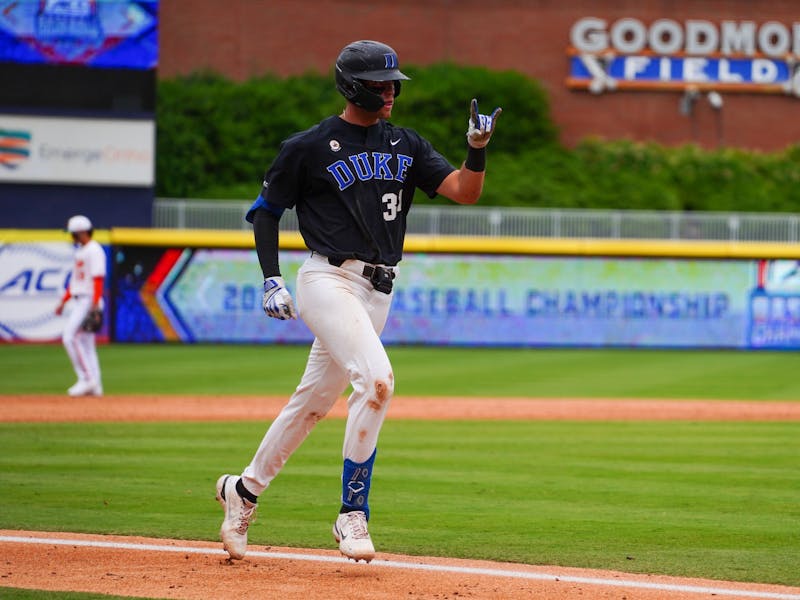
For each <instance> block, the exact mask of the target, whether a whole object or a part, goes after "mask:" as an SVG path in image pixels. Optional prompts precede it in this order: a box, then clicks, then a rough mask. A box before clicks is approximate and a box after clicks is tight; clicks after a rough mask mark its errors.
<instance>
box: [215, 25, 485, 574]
mask: <svg viewBox="0 0 800 600" xmlns="http://www.w3.org/2000/svg"><path fill="white" fill-rule="evenodd" d="M335 68H336V87H337V89H338V90H339V92H340V93H341V94H342V95H343V96H344V97H345V98H346V99H347V103H346V106H345V109H344V111H343V112H342V114H340V115H337V116H333V117H329V118H327V119H325V120H323V121H322V122H320V123H319V124H318V125H316V126H314V127H312V128H311V129H308V130H307V131H304V132H301V133H298V134H295V135H293V136H291V137H290V138H288V139H287V140H285V141H284V142H283V144H282V145H281V149H280V152H279V154H278V156H277V157H276V159H275V161H274V162H273V163H272V165H271V166H270V168H269V170H268V171H267V173H266V175H265V176H264V184H263V188H262V190H261V194H260V195H259V197H258V198H257V199H256V201H255V203H254V204H253V207H252V208H251V210H250V212H249V213H248V215H247V220H248V221H250V222H252V223H253V231H254V235H255V242H256V250H257V253H258V258H259V262H260V265H261V270H262V271H263V275H264V297H263V308H264V311H265V312H266V313H267V315H269V316H271V317H275V318H278V319H294V318H296V317H297V315H298V313H299V315H300V316H301V317H302V318H303V320H304V321H305V323H306V324H307V325H308V327H309V329H311V331H312V332H313V334H314V336H315V340H314V343H313V345H312V347H311V352H310V355H309V358H308V363H307V365H306V370H305V373H304V374H303V377H302V379H301V381H300V384H299V385H298V387H297V389H296V391H295V393H294V394H293V395H292V397H291V398H290V399H289V402H288V404H287V405H286V406H285V407H284V408H283V410H282V411H281V413H280V415H278V417H277V418H276V419H275V421H274V422H273V423H272V425H271V426H270V428H269V430H268V431H267V433H266V435H265V436H264V439H263V440H262V442H261V445H260V446H259V448H258V450H257V451H256V453H255V456H254V457H253V458H252V461H251V462H250V464H249V465H248V466H247V467H246V468H245V469H244V472H243V473H242V475H241V476H240V477H237V476H232V475H223V476H221V477H220V478H219V480H218V481H217V500H218V501H219V502H220V504H221V505H222V507H223V509H224V510H225V518H224V520H223V523H222V527H221V529H220V535H221V537H222V541H223V544H224V546H225V549H226V550H227V551H228V553H229V554H230V556H231V558H242V557H243V556H244V554H245V551H246V549H247V528H248V525H249V523H250V521H251V520H252V517H253V515H254V512H255V509H256V505H257V504H256V503H257V500H258V496H259V495H260V494H261V493H263V492H264V490H266V488H267V487H268V486H269V484H270V482H271V481H272V479H273V478H274V477H275V476H276V475H277V474H278V472H279V471H280V470H281V468H282V467H283V465H284V464H285V463H286V461H287V460H288V458H289V456H290V455H291V454H292V452H294V450H295V449H296V448H297V447H298V446H299V445H300V443H301V442H302V441H303V440H304V439H305V438H306V436H307V435H308V433H309V432H310V431H311V429H312V428H313V426H314V425H315V424H316V423H317V422H318V421H319V420H320V419H321V418H322V417H324V416H325V414H326V413H327V412H328V411H329V410H330V408H331V407H332V406H333V404H334V403H335V402H336V400H337V398H338V397H339V396H340V395H341V394H342V393H343V392H344V390H345V389H346V388H347V385H348V384H350V385H352V387H353V392H352V394H351V395H350V397H349V398H348V400H347V405H348V418H347V425H346V429H345V434H344V444H343V448H342V454H343V458H344V465H343V471H342V496H341V507H340V510H339V515H338V517H337V518H336V520H335V522H334V525H333V535H334V538H335V539H336V541H337V542H338V543H339V549H340V550H341V552H342V553H343V554H345V555H346V556H348V557H350V558H353V559H355V560H356V561H358V560H359V559H364V560H366V561H370V560H371V559H372V558H373V556H374V554H375V549H374V547H373V544H372V540H371V538H370V535H369V532H368V530H367V521H368V520H369V516H370V508H369V503H368V496H369V491H370V483H371V477H372V467H373V464H374V461H375V455H376V445H377V440H378V433H379V431H380V428H381V425H382V423H383V420H384V416H385V415H386V411H387V409H388V407H389V401H390V399H391V397H392V393H393V391H394V375H393V373H392V367H391V364H390V362H389V358H388V357H387V355H386V351H385V350H384V347H383V344H382V343H381V340H380V337H379V336H380V333H381V331H382V330H383V327H384V324H385V323H386V319H387V316H388V313H389V307H390V304H391V299H392V295H391V293H392V285H393V280H394V279H395V277H397V276H398V268H397V263H398V262H399V261H400V259H401V258H402V250H403V239H404V236H405V231H406V217H407V215H408V210H409V208H410V206H411V202H412V199H413V195H414V190H415V189H416V188H420V189H421V190H422V191H423V192H425V193H427V194H428V195H429V196H431V197H433V196H435V195H436V194H437V193H438V194H442V195H443V196H446V197H447V198H450V199H451V200H453V201H455V202H458V203H461V204H473V203H475V202H477V200H478V197H479V196H480V194H481V191H482V189H483V180H484V168H485V152H486V151H485V146H486V144H487V143H488V141H489V138H490V137H491V135H492V132H493V130H494V124H495V119H496V118H497V117H498V116H499V114H500V112H501V111H500V109H499V108H498V109H495V111H494V112H493V113H492V115H490V116H487V115H480V114H478V105H477V102H476V101H475V100H473V101H472V104H471V110H470V118H469V125H468V131H467V142H468V149H467V160H466V161H465V163H464V164H463V165H462V166H461V168H460V169H456V168H455V167H453V166H452V165H450V164H449V163H448V162H447V160H446V159H445V158H444V157H443V156H442V155H441V154H439V153H438V152H437V151H436V150H434V148H433V147H432V146H431V144H430V143H429V142H428V141H427V140H425V139H424V138H422V137H421V136H420V135H419V134H417V133H416V132H415V131H413V130H411V129H405V128H401V127H395V126H393V125H392V124H391V123H389V122H388V121H387V120H386V119H388V118H389V117H390V116H391V113H392V108H393V105H394V101H395V99H396V98H397V96H399V94H400V87H401V86H400V81H401V80H405V79H408V77H406V76H405V75H404V74H403V73H402V72H401V71H400V70H399V65H398V60H397V54H396V53H395V52H394V50H392V48H390V47H389V46H387V45H385V44H382V43H380V42H373V41H369V40H363V41H359V42H353V43H352V44H349V45H348V46H346V47H345V48H344V49H343V50H342V52H341V53H340V54H339V57H338V59H337V61H336V66H335ZM287 208H295V210H296V211H297V217H298V221H299V225H300V232H301V234H302V236H303V239H304V240H305V243H306V245H307V246H308V248H309V249H310V250H311V251H312V252H311V257H310V258H309V259H308V260H306V262H305V263H304V264H303V266H302V267H301V268H300V271H299V272H298V276H297V289H296V295H297V310H296V309H295V306H294V302H293V300H292V297H291V296H290V294H289V292H288V290H287V289H286V285H285V283H284V280H283V278H282V277H281V276H280V268H279V265H278V221H279V219H280V216H281V214H282V213H283V211H284V210H285V209H287Z"/></svg>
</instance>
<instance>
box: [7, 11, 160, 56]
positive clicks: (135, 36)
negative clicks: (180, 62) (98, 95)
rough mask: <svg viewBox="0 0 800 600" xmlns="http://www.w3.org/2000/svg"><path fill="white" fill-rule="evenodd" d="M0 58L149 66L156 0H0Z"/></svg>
mask: <svg viewBox="0 0 800 600" xmlns="http://www.w3.org/2000/svg"><path fill="white" fill-rule="evenodd" d="M0 61H4V62H16V63H46V64H70V65H83V66H89V67H118V68H130V69H154V68H156V66H157V64H158V0H0Z"/></svg>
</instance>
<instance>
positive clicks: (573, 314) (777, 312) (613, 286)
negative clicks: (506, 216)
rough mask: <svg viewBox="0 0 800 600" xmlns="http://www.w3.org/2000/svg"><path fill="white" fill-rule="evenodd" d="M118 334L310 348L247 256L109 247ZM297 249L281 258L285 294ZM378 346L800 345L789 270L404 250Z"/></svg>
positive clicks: (783, 266) (798, 271)
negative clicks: (268, 307)
mask: <svg viewBox="0 0 800 600" xmlns="http://www.w3.org/2000/svg"><path fill="white" fill-rule="evenodd" d="M116 256H117V262H116V265H115V272H114V286H115V291H114V294H115V304H116V307H117V310H116V314H115V317H114V318H115V324H114V331H115V339H117V340H119V341H124V342H154V341H176V342H232V343H244V342H249V343H254V342H258V343H309V342H311V340H312V339H313V336H312V334H311V332H310V331H309V330H308V328H307V327H306V326H305V325H304V324H303V322H302V320H297V321H278V320H276V319H270V318H267V317H266V316H265V315H264V314H263V311H262V309H261V293H262V286H261V277H260V268H259V265H258V259H257V256H256V253H255V251H254V250H242V249H190V248H152V247H147V248H142V247H125V248H120V249H118V250H117V251H116ZM307 257H308V253H307V252H305V251H286V252H282V253H281V270H282V272H283V275H284V279H285V280H286V282H287V284H288V286H289V290H290V292H292V293H294V281H295V279H296V275H297V270H298V269H299V267H300V265H301V264H302V263H303V261H305V259H306V258H307ZM382 338H383V339H384V341H385V342H386V343H388V344H434V345H476V346H582V347H589V346H598V347H599V346H608V347H613V346H625V347H631V346H634V347H635V346H641V347H681V348H683V347H685V348H800V265H799V264H798V263H797V262H796V261H785V260H778V261H754V260H701V259H686V260H683V259H674V260H664V259H645V258H642V259H638V258H589V257H582V258H573V257H536V256H485V255H473V254H416V253H409V254H406V257H405V258H404V260H403V262H402V263H401V267H400V269H399V275H398V278H397V279H396V280H395V292H394V299H393V304H392V310H391V312H390V314H389V320H388V322H387V325H386V329H385V330H384V332H383V335H382Z"/></svg>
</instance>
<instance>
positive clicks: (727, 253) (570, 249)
mask: <svg viewBox="0 0 800 600" xmlns="http://www.w3.org/2000/svg"><path fill="white" fill-rule="evenodd" d="M95 239H97V241H99V242H101V243H105V244H108V243H110V244H113V245H120V246H122V245H125V246H165V247H190V248H191V247H200V248H251V249H252V248H253V247H254V244H253V233H252V232H251V231H246V230H242V231H219V230H215V229H214V230H212V229H145V228H127V227H125V228H123V227H121V228H114V229H112V230H110V231H97V232H95ZM68 240H69V237H68V236H67V234H66V233H65V232H63V231H58V230H22V229H5V230H0V243H8V242H23V241H30V242H32V241H68ZM280 245H281V248H282V249H285V250H304V249H305V247H306V246H305V243H304V242H303V238H302V237H301V236H300V234H299V233H296V232H282V233H281V235H280ZM404 249H405V251H406V252H422V253H425V252H430V253H454V254H522V255H526V254H527V255H557V256H631V257H636V256H642V257H664V258H738V259H752V258H767V259H770V258H771V259H776V258H790V259H791V258H796V259H800V244H784V243H774V242H718V241H714V242H712V241H689V240H608V239H590V238H559V239H551V238H522V237H517V238H515V237H502V238H487V237H466V236H429V235H408V236H406V241H405V246H404Z"/></svg>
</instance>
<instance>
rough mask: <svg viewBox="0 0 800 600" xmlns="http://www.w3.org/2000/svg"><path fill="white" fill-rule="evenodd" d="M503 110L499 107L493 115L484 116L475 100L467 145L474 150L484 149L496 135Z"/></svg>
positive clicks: (471, 107) (471, 109)
mask: <svg viewBox="0 0 800 600" xmlns="http://www.w3.org/2000/svg"><path fill="white" fill-rule="evenodd" d="M502 112H503V109H502V108H500V107H499V106H498V107H497V108H495V109H494V111H492V114H491V115H482V114H480V113H479V112H478V101H477V100H476V99H475V98H473V99H472V103H471V104H470V109H469V128H468V129H467V143H468V144H469V145H470V146H472V147H473V148H484V147H486V144H488V143H489V139H490V138H491V137H492V134H493V133H494V126H495V124H496V123H497V118H498V117H499V116H500V113H502Z"/></svg>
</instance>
